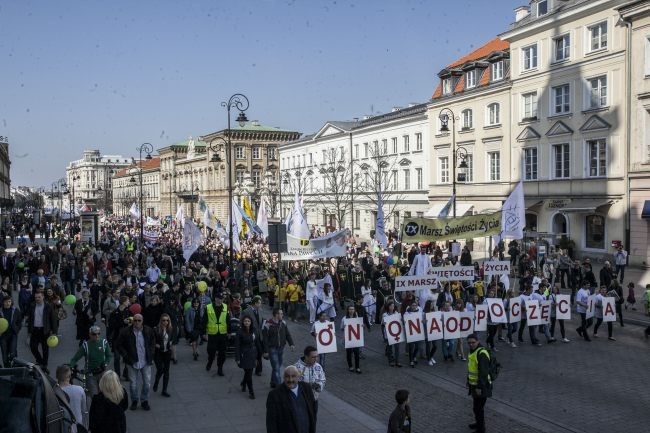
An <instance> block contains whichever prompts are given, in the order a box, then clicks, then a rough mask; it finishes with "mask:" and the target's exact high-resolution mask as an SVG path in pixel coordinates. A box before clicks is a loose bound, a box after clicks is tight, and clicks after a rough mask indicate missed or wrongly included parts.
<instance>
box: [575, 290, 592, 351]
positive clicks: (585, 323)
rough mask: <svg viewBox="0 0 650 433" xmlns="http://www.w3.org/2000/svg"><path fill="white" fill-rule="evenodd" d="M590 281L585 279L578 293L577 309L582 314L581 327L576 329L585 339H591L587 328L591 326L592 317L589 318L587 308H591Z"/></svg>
mask: <svg viewBox="0 0 650 433" xmlns="http://www.w3.org/2000/svg"><path fill="white" fill-rule="evenodd" d="M589 295H590V292H589V281H587V280H584V281H583V282H582V284H581V285H580V290H578V293H576V311H577V312H578V314H580V327H579V328H577V329H576V332H577V333H578V335H580V336H581V337H583V338H584V339H585V341H591V338H589V334H588V333H587V330H588V329H589V327H590V326H591V318H589V319H587V308H589V305H588V302H589Z"/></svg>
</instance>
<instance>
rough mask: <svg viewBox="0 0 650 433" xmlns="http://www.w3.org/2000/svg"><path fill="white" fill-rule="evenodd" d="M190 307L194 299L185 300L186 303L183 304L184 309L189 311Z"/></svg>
mask: <svg viewBox="0 0 650 433" xmlns="http://www.w3.org/2000/svg"><path fill="white" fill-rule="evenodd" d="M190 308H192V301H187V302H185V305H183V311H187V310H189V309H190Z"/></svg>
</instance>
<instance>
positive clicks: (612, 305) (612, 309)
mask: <svg viewBox="0 0 650 433" xmlns="http://www.w3.org/2000/svg"><path fill="white" fill-rule="evenodd" d="M603 322H616V299H614V298H611V297H608V298H603Z"/></svg>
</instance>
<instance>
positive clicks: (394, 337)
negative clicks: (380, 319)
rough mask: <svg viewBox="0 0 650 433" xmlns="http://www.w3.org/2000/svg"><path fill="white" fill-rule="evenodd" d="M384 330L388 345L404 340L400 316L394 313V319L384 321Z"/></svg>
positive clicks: (404, 334) (404, 335)
mask: <svg viewBox="0 0 650 433" xmlns="http://www.w3.org/2000/svg"><path fill="white" fill-rule="evenodd" d="M384 331H385V332H386V340H387V341H388V345H389V346H392V345H393V344H399V343H401V342H403V341H406V333H405V332H404V325H403V324H402V318H401V317H400V316H399V315H395V318H394V319H391V320H389V321H388V322H386V324H385V325H384Z"/></svg>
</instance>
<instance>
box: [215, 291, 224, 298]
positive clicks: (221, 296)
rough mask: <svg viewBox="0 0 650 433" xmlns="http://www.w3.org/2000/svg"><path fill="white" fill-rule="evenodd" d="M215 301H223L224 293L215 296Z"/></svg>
mask: <svg viewBox="0 0 650 433" xmlns="http://www.w3.org/2000/svg"><path fill="white" fill-rule="evenodd" d="M214 299H221V300H223V293H221V292H218V293H215V294H214Z"/></svg>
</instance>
